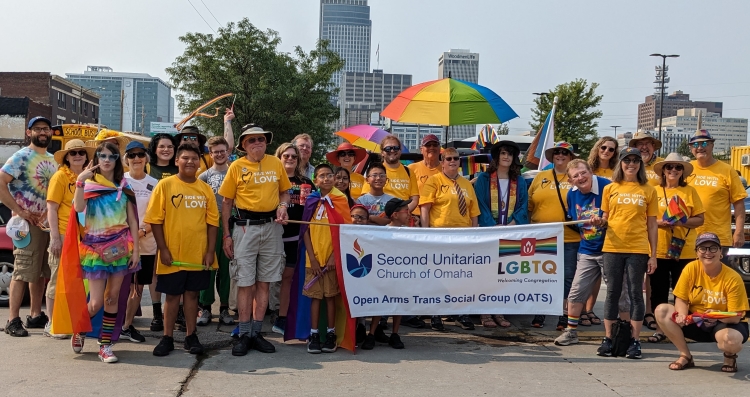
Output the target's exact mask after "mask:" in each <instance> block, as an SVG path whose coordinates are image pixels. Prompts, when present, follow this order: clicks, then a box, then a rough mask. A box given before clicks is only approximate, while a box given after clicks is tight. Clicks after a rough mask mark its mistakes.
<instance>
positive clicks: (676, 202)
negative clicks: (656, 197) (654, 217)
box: [661, 195, 688, 225]
mask: <svg viewBox="0 0 750 397" xmlns="http://www.w3.org/2000/svg"><path fill="white" fill-rule="evenodd" d="M687 213H688V209H687V204H685V201H683V200H682V198H680V196H678V195H674V196H672V198H671V199H670V200H669V204H668V205H667V209H666V210H665V211H664V215H662V217H661V219H662V220H663V221H664V222H669V223H670V224H671V225H674V224H676V223H677V221H679V222H681V223H685V222H687V219H688V216H687Z"/></svg>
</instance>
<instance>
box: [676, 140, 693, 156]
mask: <svg viewBox="0 0 750 397" xmlns="http://www.w3.org/2000/svg"><path fill="white" fill-rule="evenodd" d="M677 154H679V155H680V156H687V157H688V158H689V159H691V160H694V158H693V153H692V152H691V151H690V146H688V140H687V139H683V140H682V142H680V145H679V146H677Z"/></svg>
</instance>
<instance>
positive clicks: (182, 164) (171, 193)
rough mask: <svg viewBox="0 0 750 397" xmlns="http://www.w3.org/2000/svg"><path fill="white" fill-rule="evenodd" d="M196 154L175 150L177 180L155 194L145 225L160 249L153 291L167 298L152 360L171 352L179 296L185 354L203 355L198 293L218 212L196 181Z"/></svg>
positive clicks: (187, 148) (186, 148)
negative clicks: (182, 316)
mask: <svg viewBox="0 0 750 397" xmlns="http://www.w3.org/2000/svg"><path fill="white" fill-rule="evenodd" d="M200 155H201V153H200V151H199V150H198V148H197V147H196V146H193V145H191V144H186V143H183V144H181V145H180V147H179V148H177V156H176V159H177V160H176V163H177V167H178V169H179V173H178V174H177V175H173V176H170V177H168V178H165V179H162V180H161V181H160V182H159V183H158V184H157V185H156V188H155V189H154V193H153V195H152V196H151V201H150V202H149V205H148V209H147V210H146V217H145V220H144V221H145V222H146V223H148V224H150V225H151V229H152V231H153V233H154V239H155V240H156V246H157V249H158V252H157V257H156V263H157V265H156V290H157V291H159V292H161V293H164V294H166V295H167V300H166V302H165V304H164V317H165V322H164V336H163V337H162V338H161V341H160V342H159V344H158V345H156V347H155V348H154V355H155V356H166V355H168V354H169V352H170V351H172V350H174V339H173V337H172V333H173V331H174V324H175V320H176V319H177V311H178V310H179V307H180V296H182V297H183V308H184V311H185V322H186V327H187V333H186V335H187V336H186V337H185V345H184V347H185V350H187V351H189V352H190V353H191V354H201V353H203V346H202V345H201V343H200V341H198V336H197V335H196V333H195V324H196V320H197V318H198V293H199V292H200V291H202V290H204V289H206V288H209V287H210V285H209V280H210V275H211V273H210V269H211V268H212V267H213V268H216V266H214V264H215V263H216V256H215V250H216V248H215V247H216V231H217V230H218V225H219V209H218V207H217V205H216V197H215V196H214V193H213V191H212V190H211V187H209V186H208V185H207V184H206V183H205V182H203V181H200V180H198V179H197V178H196V177H195V174H196V172H197V171H198V168H199V167H200Z"/></svg>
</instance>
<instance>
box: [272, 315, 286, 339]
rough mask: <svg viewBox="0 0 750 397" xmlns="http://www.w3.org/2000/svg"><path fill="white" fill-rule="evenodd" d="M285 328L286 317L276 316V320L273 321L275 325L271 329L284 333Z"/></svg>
mask: <svg viewBox="0 0 750 397" xmlns="http://www.w3.org/2000/svg"><path fill="white" fill-rule="evenodd" d="M285 330H286V317H278V318H276V321H275V322H274V323H273V327H272V328H271V331H273V332H276V333H277V334H281V335H284V331H285Z"/></svg>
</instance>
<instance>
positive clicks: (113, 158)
mask: <svg viewBox="0 0 750 397" xmlns="http://www.w3.org/2000/svg"><path fill="white" fill-rule="evenodd" d="M96 157H98V158H99V160H101V161H107V160H109V161H117V159H119V158H120V155H119V154H118V153H115V154H105V153H97V154H96Z"/></svg>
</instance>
